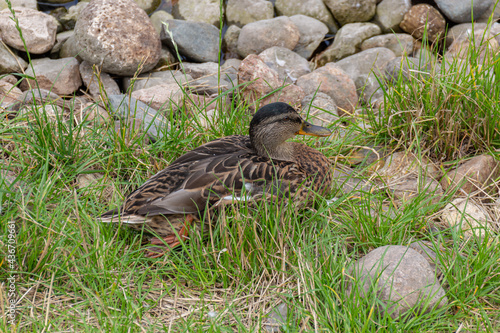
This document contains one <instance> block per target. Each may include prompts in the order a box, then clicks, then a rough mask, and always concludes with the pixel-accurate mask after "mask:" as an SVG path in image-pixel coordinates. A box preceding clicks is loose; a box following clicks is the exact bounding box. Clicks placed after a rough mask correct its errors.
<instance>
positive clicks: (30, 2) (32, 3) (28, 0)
mask: <svg viewBox="0 0 500 333" xmlns="http://www.w3.org/2000/svg"><path fill="white" fill-rule="evenodd" d="M10 3H11V4H12V7H26V8H31V9H34V10H38V5H37V1H36V0H11V1H10ZM7 8H9V7H8V6H7V2H6V1H5V0H2V1H0V10H4V9H7Z"/></svg>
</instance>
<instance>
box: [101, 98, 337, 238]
mask: <svg viewBox="0 0 500 333" xmlns="http://www.w3.org/2000/svg"><path fill="white" fill-rule="evenodd" d="M296 134H305V135H315V136H328V135H329V134H330V131H329V130H328V129H325V128H323V127H319V126H314V125H311V124H309V123H307V122H304V121H303V120H302V119H301V118H300V116H299V115H298V113H296V112H295V110H294V109H293V108H291V107H290V106H289V105H287V104H285V103H272V104H269V105H267V106H265V107H263V108H261V109H260V110H259V111H258V112H257V113H256V114H255V116H254V117H253V119H252V122H251V123H250V136H242V135H233V136H228V137H224V138H221V139H218V140H214V141H211V142H209V143H206V144H204V145H202V146H200V147H198V148H196V149H193V150H191V151H189V152H188V153H186V154H185V155H182V156H181V157H179V158H178V159H177V160H175V161H174V162H172V164H170V165H169V166H168V167H167V168H166V169H164V170H162V171H160V172H158V173H157V174H156V175H154V176H153V177H151V178H150V179H149V180H148V181H146V183H144V184H143V185H142V186H141V187H139V188H138V189H137V190H135V191H134V192H132V193H131V194H130V195H129V196H128V197H127V199H126V200H125V202H124V204H123V206H122V207H121V208H120V209H116V210H113V211H109V212H107V213H104V214H103V215H102V216H101V220H102V221H104V222H111V221H112V222H120V221H121V222H124V223H127V224H128V225H129V226H131V227H132V228H135V229H140V228H142V227H143V226H146V230H147V231H153V232H154V233H156V234H158V235H159V236H161V237H163V238H164V239H165V240H166V242H167V244H169V245H171V246H175V245H178V244H179V242H178V240H177V239H176V234H177V235H179V236H186V235H187V228H188V226H185V225H186V217H187V218H188V220H189V222H192V221H198V218H199V217H200V215H201V214H203V212H205V211H206V209H207V208H208V209H210V208H213V207H216V206H218V205H220V204H222V203H228V202H233V201H235V200H259V199H262V198H266V199H270V198H276V199H278V200H279V199H281V198H289V197H291V198H292V199H293V201H294V202H296V203H297V204H298V205H307V204H308V203H309V202H310V200H311V199H312V198H313V196H314V195H315V194H316V193H319V194H325V191H327V190H328V189H329V188H330V185H331V181H332V179H331V170H330V162H329V161H328V159H327V158H326V157H325V156H324V155H323V154H321V153H320V152H319V151H317V150H315V149H313V148H310V147H308V146H306V145H304V144H301V143H297V142H286V140H287V139H289V138H291V137H293V136H295V135H296ZM194 224H195V225H196V224H197V222H196V223H194ZM174 229H175V232H174ZM152 243H153V244H158V245H160V244H161V242H160V241H159V240H158V239H154V240H153V242H152Z"/></svg>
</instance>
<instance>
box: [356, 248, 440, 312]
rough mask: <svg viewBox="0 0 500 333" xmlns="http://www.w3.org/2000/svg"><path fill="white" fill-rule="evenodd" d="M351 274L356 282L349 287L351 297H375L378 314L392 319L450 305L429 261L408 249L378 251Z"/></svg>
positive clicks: (371, 254) (366, 257) (364, 258)
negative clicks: (409, 313)
mask: <svg viewBox="0 0 500 333" xmlns="http://www.w3.org/2000/svg"><path fill="white" fill-rule="evenodd" d="M350 274H352V275H353V276H354V279H355V282H353V283H349V285H348V293H349V294H351V293H354V295H355V297H363V298H365V297H376V298H377V299H378V302H377V303H376V304H377V305H376V310H377V311H378V312H379V313H381V314H384V313H386V314H388V315H389V316H390V317H391V318H392V319H397V318H399V317H400V316H401V315H404V314H405V313H406V312H408V311H410V310H411V311H416V312H417V313H420V312H422V311H423V312H428V311H431V310H432V309H433V308H434V307H437V308H441V307H443V306H445V305H446V304H447V303H448V299H447V297H446V296H445V292H444V290H443V288H442V287H441V285H440V284H439V282H438V281H437V278H436V275H435V272H434V270H433V269H432V268H431V266H430V265H429V263H428V262H427V260H426V259H425V258H424V257H423V256H422V255H421V254H420V253H418V252H417V251H415V250H414V249H412V248H409V247H406V246H400V245H387V246H382V247H379V248H377V249H375V250H373V251H371V252H370V253H368V254H367V255H366V256H364V257H363V258H361V259H359V260H358V261H356V263H355V264H354V267H353V268H352V269H351V270H350ZM369 293H373V294H372V296H371V295H370V296H369Z"/></svg>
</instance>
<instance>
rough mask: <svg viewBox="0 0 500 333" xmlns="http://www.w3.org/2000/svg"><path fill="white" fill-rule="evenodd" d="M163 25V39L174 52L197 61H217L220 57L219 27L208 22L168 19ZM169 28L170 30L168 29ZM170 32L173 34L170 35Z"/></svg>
mask: <svg viewBox="0 0 500 333" xmlns="http://www.w3.org/2000/svg"><path fill="white" fill-rule="evenodd" d="M167 24H168V25H167V26H163V30H162V32H161V35H160V36H161V40H162V42H163V43H164V44H166V45H167V46H168V47H169V48H170V49H171V50H172V52H174V53H175V51H174V50H175V48H174V45H173V43H172V38H173V40H174V42H175V44H176V45H177V48H178V50H179V53H180V54H181V55H183V56H185V57H187V58H189V59H191V60H192V61H196V62H207V61H214V62H217V60H218V59H219V29H217V28H216V27H214V26H213V25H211V24H208V23H201V22H189V21H182V20H168V21H167ZM167 29H168V30H167ZM169 32H170V33H171V34H172V38H171V37H170V34H169Z"/></svg>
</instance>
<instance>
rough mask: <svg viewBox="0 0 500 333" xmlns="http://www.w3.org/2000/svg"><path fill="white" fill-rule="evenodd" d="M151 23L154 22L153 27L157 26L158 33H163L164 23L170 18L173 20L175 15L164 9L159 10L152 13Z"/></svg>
mask: <svg viewBox="0 0 500 333" xmlns="http://www.w3.org/2000/svg"><path fill="white" fill-rule="evenodd" d="M150 19H151V24H153V27H155V30H156V32H157V33H158V35H160V34H161V31H162V30H163V23H164V22H167V21H168V20H173V19H174V17H173V16H172V14H170V13H169V12H166V11H164V10H157V11H156V12H154V13H153V14H151V17H150Z"/></svg>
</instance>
